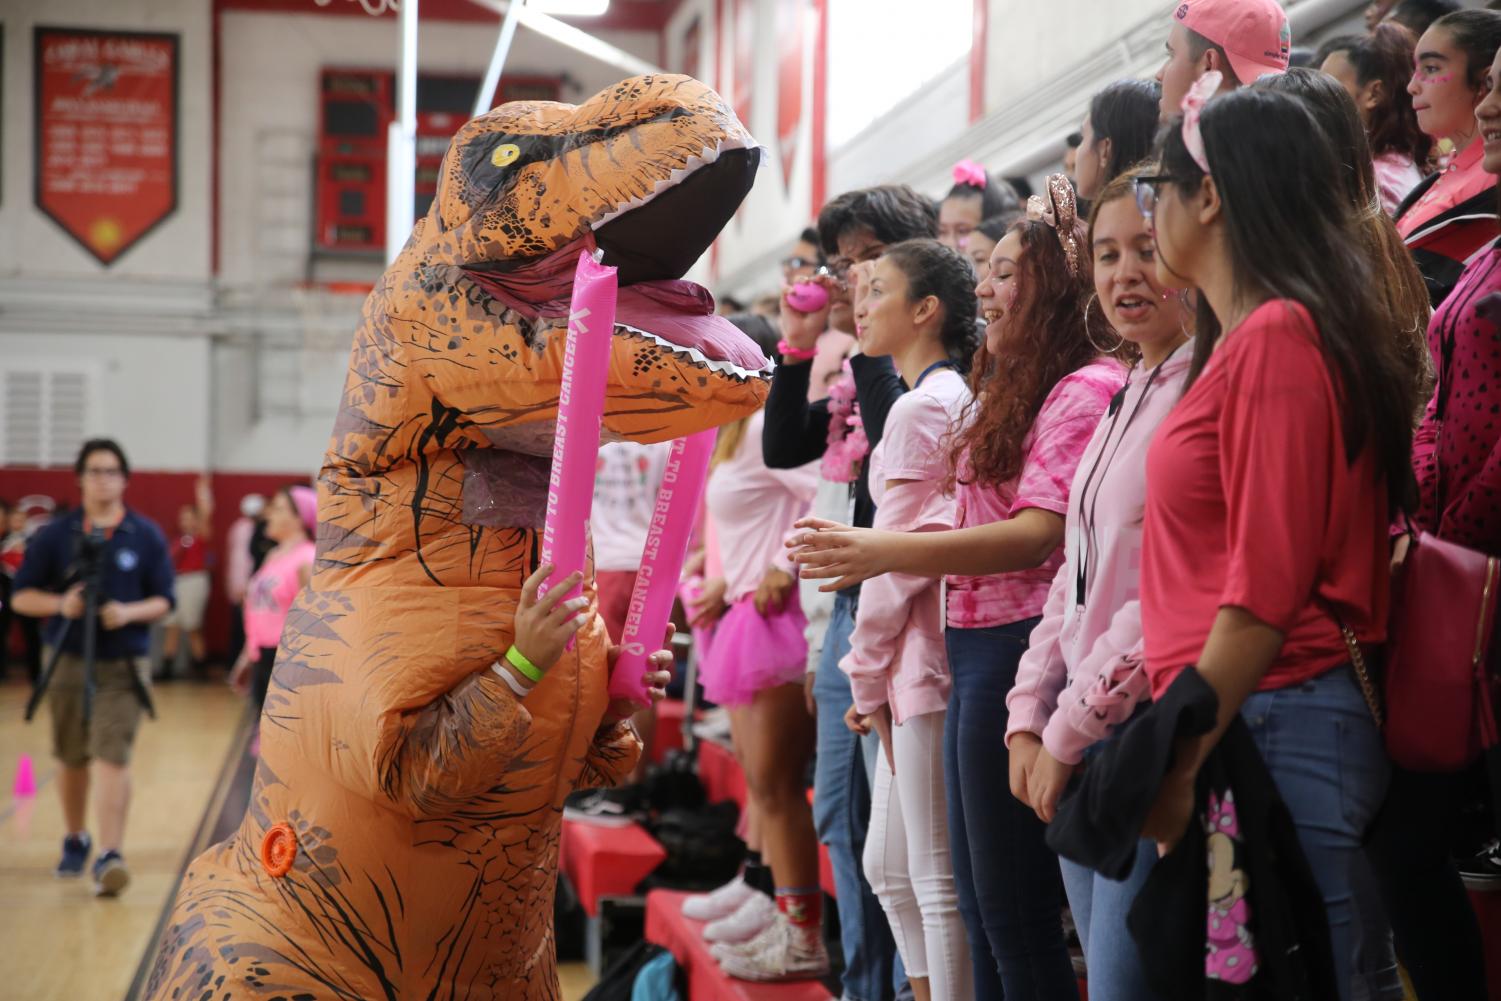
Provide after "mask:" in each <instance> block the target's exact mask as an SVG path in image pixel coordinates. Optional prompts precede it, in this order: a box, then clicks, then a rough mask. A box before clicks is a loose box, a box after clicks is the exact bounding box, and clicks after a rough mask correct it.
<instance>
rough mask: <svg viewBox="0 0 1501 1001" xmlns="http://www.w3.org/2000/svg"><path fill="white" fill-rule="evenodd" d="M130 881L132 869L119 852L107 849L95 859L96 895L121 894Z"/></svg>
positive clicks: (109, 895)
mask: <svg viewBox="0 0 1501 1001" xmlns="http://www.w3.org/2000/svg"><path fill="white" fill-rule="evenodd" d="M129 882H130V870H129V869H127V868H125V858H124V856H122V855H121V854H120V853H119V852H117V851H113V850H111V851H107V852H105V853H104V854H103V855H101V856H99V857H98V858H97V859H95V860H94V896H96V897H115V896H119V893H120V891H121V890H123V889H125V887H126V885H127V884H128V883H129Z"/></svg>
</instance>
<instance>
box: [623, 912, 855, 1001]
mask: <svg viewBox="0 0 1501 1001" xmlns="http://www.w3.org/2000/svg"><path fill="white" fill-rule="evenodd" d="M688 896H690V894H687V893H679V892H677V891H675V890H653V891H651V893H649V894H647V897H646V940H647V941H648V942H653V943H655V944H657V945H660V946H662V947H664V948H665V949H667V950H668V951H669V952H671V953H672V955H673V958H674V959H676V960H677V962H678V966H680V967H682V968H683V970H684V972H685V973H686V974H687V977H688V997H690V998H692V999H693V1001H831V998H832V995H831V994H829V992H828V990H827V989H825V987H824V986H823V984H821V983H819V982H818V981H817V980H801V981H798V982H796V983H790V984H753V983H750V982H749V981H745V980H735V979H734V978H733V977H730V976H728V975H727V974H725V973H724V971H722V970H721V969H720V968H719V964H718V963H716V962H715V961H714V957H713V956H711V955H709V943H707V942H705V941H704V936H703V929H704V925H703V922H701V921H693V920H691V919H689V918H685V917H683V899H684V898H685V897H688Z"/></svg>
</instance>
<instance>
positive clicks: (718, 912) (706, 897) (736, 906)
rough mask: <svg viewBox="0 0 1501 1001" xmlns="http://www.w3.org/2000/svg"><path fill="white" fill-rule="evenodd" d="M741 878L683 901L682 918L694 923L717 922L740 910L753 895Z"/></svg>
mask: <svg viewBox="0 0 1501 1001" xmlns="http://www.w3.org/2000/svg"><path fill="white" fill-rule="evenodd" d="M755 892H756V891H755V890H752V889H751V888H750V886H749V885H748V884H747V883H746V882H745V879H744V878H743V877H741V876H736V877H735V878H734V879H732V880H730V881H729V882H728V883H726V884H724V885H723V886H721V887H720V888H719V889H717V890H715V891H713V892H712V893H700V894H698V895H697V896H694V897H689V898H688V899H687V900H685V901H683V917H685V918H692V919H693V920H694V921H718V920H719V919H720V918H727V917H729V916H730V915H731V914H734V913H735V912H736V911H738V910H740V905H741V904H743V903H745V901H746V898H748V897H749V896H750V895H751V894H753V893H755Z"/></svg>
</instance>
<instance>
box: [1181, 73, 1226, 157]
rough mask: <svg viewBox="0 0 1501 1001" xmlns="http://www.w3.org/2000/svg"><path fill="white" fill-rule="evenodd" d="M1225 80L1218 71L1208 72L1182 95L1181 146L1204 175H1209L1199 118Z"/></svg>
mask: <svg viewBox="0 0 1501 1001" xmlns="http://www.w3.org/2000/svg"><path fill="white" fill-rule="evenodd" d="M1224 80H1225V76H1224V74H1222V73H1221V72H1220V71H1219V70H1210V71H1209V72H1208V73H1205V74H1204V75H1203V76H1201V77H1199V78H1198V79H1197V80H1195V81H1194V85H1193V86H1192V87H1190V88H1188V93H1187V94H1184V95H1183V145H1184V146H1186V147H1188V155H1189V156H1191V157H1193V158H1194V163H1197V164H1198V165H1199V169H1200V170H1202V171H1203V172H1204V173H1206V174H1207V173H1209V157H1208V156H1206V155H1205V153H1204V136H1203V133H1201V132H1200V131H1199V116H1201V115H1202V114H1203V113H1204V105H1206V104H1208V103H1209V99H1210V98H1211V97H1213V96H1214V95H1215V94H1217V93H1219V89H1220V84H1221V83H1223V82H1224Z"/></svg>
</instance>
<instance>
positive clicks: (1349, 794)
mask: <svg viewBox="0 0 1501 1001" xmlns="http://www.w3.org/2000/svg"><path fill="white" fill-rule="evenodd" d="M1240 714H1241V716H1242V717H1243V718H1244V719H1245V721H1246V724H1247V725H1248V726H1249V727H1250V729H1251V736H1252V737H1253V738H1254V739H1255V741H1256V746H1257V747H1258V748H1259V749H1260V750H1261V756H1262V758H1264V759H1265V761H1266V766H1267V769H1268V770H1269V771H1270V772H1271V773H1272V781H1274V782H1276V783H1277V791H1278V792H1279V793H1280V794H1281V795H1282V799H1283V801H1284V802H1286V803H1287V808H1288V810H1289V811H1290V812H1291V813H1292V818H1293V824H1294V825H1295V826H1296V827H1297V829H1298V841H1299V843H1301V844H1302V846H1303V853H1304V854H1305V855H1307V856H1308V865H1309V868H1311V869H1312V870H1313V877H1314V879H1315V880H1316V881H1317V882H1318V884H1319V892H1320V893H1321V894H1322V895H1323V898H1324V909H1325V911H1326V912H1327V913H1328V917H1329V938H1330V944H1331V945H1332V947H1333V950H1334V974H1335V977H1336V981H1335V982H1336V983H1337V984H1338V985H1339V988H1340V998H1341V999H1342V1001H1349V999H1350V998H1351V997H1352V996H1353V997H1381V996H1383V995H1384V994H1386V993H1387V991H1388V989H1389V988H1390V985H1391V982H1392V978H1393V977H1394V976H1395V975H1396V960H1395V958H1394V957H1393V956H1392V953H1391V944H1390V939H1389V937H1388V934H1387V931H1386V929H1385V928H1384V927H1379V928H1376V927H1371V926H1370V923H1366V924H1365V925H1362V924H1361V922H1359V921H1358V920H1357V918H1356V915H1355V909H1356V908H1355V907H1354V906H1352V898H1353V897H1354V896H1355V894H1356V888H1355V886H1356V883H1357V881H1358V880H1360V879H1361V878H1362V876H1363V874H1362V873H1361V872H1360V871H1359V868H1358V867H1361V866H1364V865H1366V860H1365V853H1364V850H1363V849H1362V847H1361V843H1362V841H1363V840H1364V839H1365V835H1366V831H1367V829H1368V828H1369V827H1370V826H1371V820H1372V818H1373V817H1375V815H1376V810H1377V809H1378V808H1379V807H1380V806H1381V803H1382V800H1383V799H1384V798H1385V797H1386V785H1387V780H1388V777H1389V766H1388V764H1387V760H1386V749H1385V747H1384V746H1383V744H1382V741H1381V733H1380V731H1378V730H1377V729H1376V723H1375V721H1374V720H1373V719H1372V718H1371V711H1370V710H1369V709H1368V708H1367V707H1366V703H1365V699H1364V698H1363V697H1362V696H1361V694H1360V688H1359V686H1358V685H1357V684H1356V682H1355V676H1354V673H1353V672H1352V671H1351V670H1350V668H1349V667H1338V668H1335V669H1333V670H1330V671H1326V672H1325V673H1323V674H1321V675H1319V676H1318V677H1317V678H1314V679H1313V680H1311V681H1305V682H1303V683H1302V684H1300V685H1293V686H1291V687H1289V688H1279V689H1277V690H1276V691H1271V692H1255V693H1253V694H1252V695H1251V697H1250V698H1248V699H1246V702H1245V705H1244V706H1242V707H1241V711H1240ZM1357 957H1358V961H1357Z"/></svg>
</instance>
